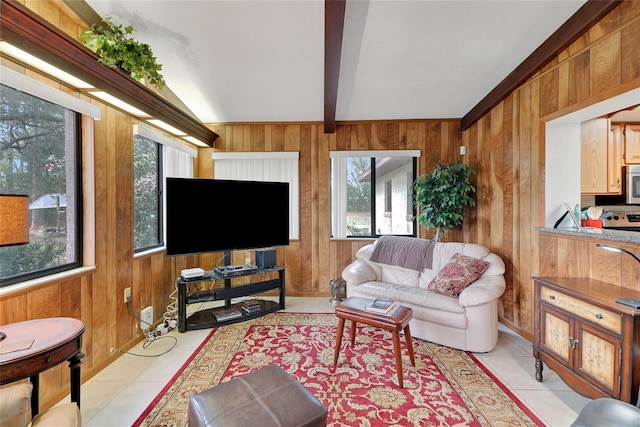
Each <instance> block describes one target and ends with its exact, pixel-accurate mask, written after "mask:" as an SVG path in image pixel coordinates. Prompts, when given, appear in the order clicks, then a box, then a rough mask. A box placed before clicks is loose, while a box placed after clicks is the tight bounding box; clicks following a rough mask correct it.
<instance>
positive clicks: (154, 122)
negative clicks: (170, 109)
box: [147, 119, 187, 136]
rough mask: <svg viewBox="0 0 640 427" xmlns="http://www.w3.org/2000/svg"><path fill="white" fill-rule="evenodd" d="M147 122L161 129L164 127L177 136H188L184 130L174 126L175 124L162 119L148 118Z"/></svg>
mask: <svg viewBox="0 0 640 427" xmlns="http://www.w3.org/2000/svg"><path fill="white" fill-rule="evenodd" d="M147 122H149V123H151V124H152V125H154V126H157V127H159V128H160V129H164V130H166V131H167V132H169V133H172V134H173V135H175V136H187V134H186V133H184V132H183V131H181V130H179V129H176V128H174V127H173V126H171V125H170V124H167V123H165V122H163V121H162V120H158V119H152V120H147Z"/></svg>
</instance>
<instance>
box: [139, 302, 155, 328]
mask: <svg viewBox="0 0 640 427" xmlns="http://www.w3.org/2000/svg"><path fill="white" fill-rule="evenodd" d="M151 325H153V307H152V306H149V307H147V308H145V309H143V310H142V311H140V329H142V330H143V331H144V330H145V329H149V328H151Z"/></svg>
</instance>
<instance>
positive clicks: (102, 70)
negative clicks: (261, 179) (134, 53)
mask: <svg viewBox="0 0 640 427" xmlns="http://www.w3.org/2000/svg"><path fill="white" fill-rule="evenodd" d="M1 6H2V13H1V14H0V39H2V40H5V41H7V42H8V43H10V44H12V45H14V46H16V47H17V48H19V49H22V50H24V51H25V52H28V53H30V54H31V55H33V56H35V57H37V58H40V59H41V60H43V61H45V62H47V63H49V64H51V65H53V66H54V67H57V68H60V69H61V70H64V71H67V72H68V73H69V74H71V75H73V76H75V77H77V78H79V79H81V80H83V81H85V82H87V83H89V84H91V85H93V86H95V87H96V88H98V89H100V90H103V91H105V92H108V93H109V94H111V95H113V96H115V97H116V98H119V99H120V100H122V101H124V102H126V103H128V104H130V105H133V106H134V107H136V108H138V109H140V110H142V111H144V112H146V113H147V114H150V115H152V116H153V117H154V118H156V119H160V120H162V121H164V122H165V123H168V124H170V125H171V126H173V127H175V128H177V129H179V130H181V131H182V132H184V133H186V134H187V135H190V136H192V137H194V138H196V139H198V140H200V141H202V142H205V143H207V144H208V145H209V146H213V142H214V141H215V140H216V138H218V134H216V133H215V132H213V131H212V130H211V129H209V128H208V127H206V126H205V125H204V124H203V123H201V122H199V121H198V120H195V119H194V118H192V117H190V116H189V115H188V114H186V113H185V112H184V111H181V110H179V109H178V108H176V107H175V106H174V105H173V104H171V103H170V102H168V101H167V100H166V99H164V98H163V97H162V96H160V95H158V94H156V93H155V92H153V91H151V90H150V89H148V88H146V87H145V86H143V85H141V84H140V83H138V82H137V81H135V80H134V79H132V78H131V77H130V76H129V75H127V74H126V73H124V72H122V71H120V70H115V69H113V68H109V67H106V66H104V65H103V64H101V63H100V62H99V61H98V60H99V58H98V55H96V54H95V53H93V52H92V51H90V50H89V49H87V48H86V47H84V46H83V45H82V44H81V43H80V42H79V41H78V40H76V39H74V38H73V37H71V36H69V35H67V34H66V33H64V32H62V31H61V30H60V29H58V28H56V27H55V26H53V25H52V24H51V23H49V22H48V21H46V20H44V19H43V18H41V17H40V16H38V15H37V14H35V13H34V12H32V11H31V10H29V9H28V8H26V7H25V6H23V5H22V4H20V3H18V2H17V1H8V0H1Z"/></svg>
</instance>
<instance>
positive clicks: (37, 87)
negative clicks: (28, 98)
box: [0, 67, 100, 120]
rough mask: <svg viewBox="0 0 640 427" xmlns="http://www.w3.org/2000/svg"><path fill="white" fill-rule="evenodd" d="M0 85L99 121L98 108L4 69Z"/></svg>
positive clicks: (1, 73)
mask: <svg viewBox="0 0 640 427" xmlns="http://www.w3.org/2000/svg"><path fill="white" fill-rule="evenodd" d="M0 83H2V84H3V85H6V86H9V87H12V88H14V89H17V90H19V91H21V92H25V93H28V94H29V95H33V96H35V97H37V98H40V99H44V100H45V101H48V102H51V103H53V104H56V105H60V106H62V107H64V108H68V109H70V110H73V111H77V112H78V113H82V114H86V115H87V116H91V117H93V118H94V119H96V120H100V107H98V106H97V105H93V104H91V103H90V102H87V101H83V100H81V99H80V98H76V97H75V96H72V95H69V94H67V93H65V92H62V91H59V90H57V89H54V88H52V87H51V86H48V85H46V84H44V83H42V82H39V81H37V80H34V79H32V78H31V77H27V76H25V75H24V74H21V73H18V72H17V71H13V70H11V69H9V68H6V67H0Z"/></svg>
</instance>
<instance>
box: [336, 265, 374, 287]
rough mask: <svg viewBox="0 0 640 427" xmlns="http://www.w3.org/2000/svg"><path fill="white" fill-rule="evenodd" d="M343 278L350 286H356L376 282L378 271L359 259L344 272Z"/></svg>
mask: <svg viewBox="0 0 640 427" xmlns="http://www.w3.org/2000/svg"><path fill="white" fill-rule="evenodd" d="M342 278H343V279H344V280H346V281H347V284H348V285H351V286H355V285H360V284H362V283H365V282H370V281H372V280H376V278H377V276H376V271H375V269H374V268H373V266H372V265H371V264H369V263H368V262H366V261H363V260H360V259H357V260H355V261H354V262H352V263H351V264H349V265H348V266H346V267H345V269H344V270H343V271H342Z"/></svg>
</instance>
